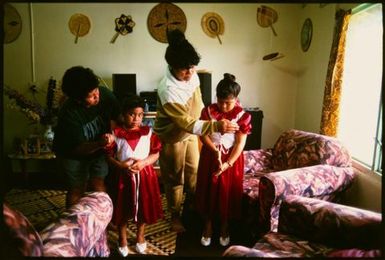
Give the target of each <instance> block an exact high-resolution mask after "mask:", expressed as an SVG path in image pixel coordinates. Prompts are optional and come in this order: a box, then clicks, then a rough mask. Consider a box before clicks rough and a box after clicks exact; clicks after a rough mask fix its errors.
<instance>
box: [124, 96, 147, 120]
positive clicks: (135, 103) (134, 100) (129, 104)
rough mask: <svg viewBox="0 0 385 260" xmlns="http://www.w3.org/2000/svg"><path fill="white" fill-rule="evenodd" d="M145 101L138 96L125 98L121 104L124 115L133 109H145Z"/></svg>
mask: <svg viewBox="0 0 385 260" xmlns="http://www.w3.org/2000/svg"><path fill="white" fill-rule="evenodd" d="M144 106H145V104H144V100H143V99H142V98H141V97H139V96H137V95H129V96H126V97H124V98H123V100H122V103H121V110H122V114H123V115H124V114H126V113H127V112H128V111H130V110H131V109H134V108H137V107H141V108H143V109H144Z"/></svg>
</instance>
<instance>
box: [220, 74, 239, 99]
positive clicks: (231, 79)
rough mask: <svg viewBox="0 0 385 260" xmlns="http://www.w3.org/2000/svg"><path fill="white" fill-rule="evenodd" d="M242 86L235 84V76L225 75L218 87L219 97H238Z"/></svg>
mask: <svg viewBox="0 0 385 260" xmlns="http://www.w3.org/2000/svg"><path fill="white" fill-rule="evenodd" d="M240 91H241V86H239V84H238V83H237V82H235V76H234V75H232V74H230V73H225V74H223V79H222V80H221V81H219V83H218V85H217V97H218V98H228V97H229V96H234V97H238V95H239V92H240Z"/></svg>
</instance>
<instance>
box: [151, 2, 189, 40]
mask: <svg viewBox="0 0 385 260" xmlns="http://www.w3.org/2000/svg"><path fill="white" fill-rule="evenodd" d="M186 26H187V21H186V15H185V14H184V12H183V11H182V9H180V8H179V7H178V6H176V5H174V4H171V3H160V4H157V5H156V6H155V7H154V8H152V10H151V11H150V13H149V14H148V18H147V27H148V31H149V32H150V34H151V36H152V37H153V38H154V39H155V40H157V41H159V42H163V43H167V42H168V41H167V32H169V31H172V30H175V29H179V30H180V31H181V32H183V33H184V32H185V31H186Z"/></svg>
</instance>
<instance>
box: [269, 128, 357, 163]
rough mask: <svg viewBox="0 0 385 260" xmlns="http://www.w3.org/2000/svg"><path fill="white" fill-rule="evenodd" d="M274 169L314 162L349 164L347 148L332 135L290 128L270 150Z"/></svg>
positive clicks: (349, 158)
mask: <svg viewBox="0 0 385 260" xmlns="http://www.w3.org/2000/svg"><path fill="white" fill-rule="evenodd" d="M272 164H273V167H274V170H275V171H281V170H287V169H293V168H301V167H306V166H312V165H316V164H328V165H333V166H337V167H348V166H351V157H350V154H349V152H348V151H347V149H346V148H345V147H344V146H343V145H342V144H341V143H340V142H339V141H338V140H337V139H336V138H333V137H328V136H325V135H321V134H315V133H310V132H304V131H300V130H295V129H290V130H288V131H285V132H284V133H282V134H281V136H280V137H279V138H278V140H277V142H276V143H275V145H274V147H273V151H272Z"/></svg>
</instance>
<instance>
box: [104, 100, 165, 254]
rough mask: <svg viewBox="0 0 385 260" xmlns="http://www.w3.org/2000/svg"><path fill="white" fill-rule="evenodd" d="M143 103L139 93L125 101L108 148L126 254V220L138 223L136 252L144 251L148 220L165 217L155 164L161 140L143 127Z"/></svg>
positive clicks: (117, 218)
mask: <svg viewBox="0 0 385 260" xmlns="http://www.w3.org/2000/svg"><path fill="white" fill-rule="evenodd" d="M143 109H144V102H143V100H142V99H141V98H140V97H138V96H133V97H129V98H126V99H125V100H124V101H123V102H122V115H123V124H122V126H120V127H117V128H115V129H114V130H113V132H114V136H115V141H114V143H113V144H112V145H111V146H110V147H109V148H108V151H107V153H108V161H109V163H110V164H111V166H112V167H111V168H112V169H113V171H114V173H115V176H116V180H115V182H114V185H115V187H113V189H114V190H113V193H114V196H112V197H113V202H114V213H113V217H112V223H113V224H115V225H117V226H118V230H119V247H118V251H119V253H120V254H121V255H122V256H127V254H128V247H127V233H126V232H127V221H128V220H129V219H131V218H132V219H133V220H134V221H135V222H136V223H137V233H136V247H135V249H136V251H137V252H138V253H140V254H144V253H145V250H146V246H147V245H146V241H145V238H144V228H145V223H147V224H151V223H154V222H156V221H157V220H158V219H160V218H162V217H163V211H162V204H161V196H160V189H159V184H158V176H157V174H156V172H155V170H154V168H153V163H155V162H156V160H158V157H159V151H160V149H161V143H160V140H159V139H158V137H157V136H156V135H155V134H154V133H153V132H152V129H151V128H150V127H148V126H142V120H143V115H144V112H143Z"/></svg>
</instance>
